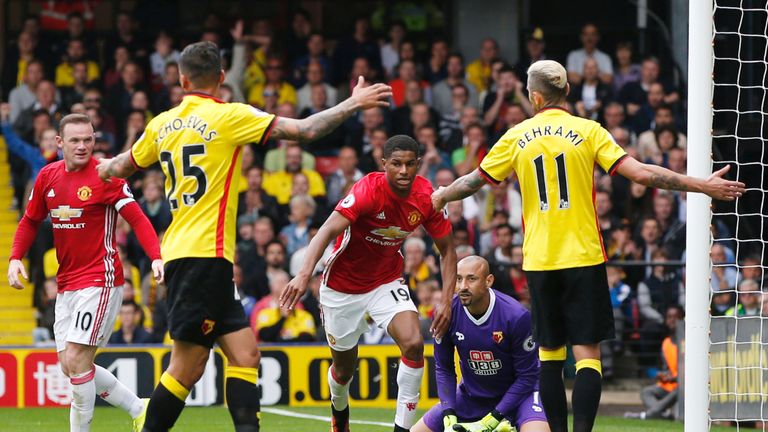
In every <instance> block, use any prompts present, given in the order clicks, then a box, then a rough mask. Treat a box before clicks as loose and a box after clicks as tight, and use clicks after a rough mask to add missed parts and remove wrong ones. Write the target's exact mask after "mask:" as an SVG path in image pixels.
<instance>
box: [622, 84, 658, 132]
mask: <svg viewBox="0 0 768 432" xmlns="http://www.w3.org/2000/svg"><path fill="white" fill-rule="evenodd" d="M663 104H664V86H663V85H661V83H653V84H651V85H650V86H649V87H648V93H647V95H646V100H645V103H643V105H641V106H640V108H639V109H638V110H637V111H635V113H634V115H631V116H630V124H631V125H632V126H631V127H632V129H633V130H634V132H635V133H636V134H638V135H640V134H642V133H643V132H645V131H647V130H649V129H651V126H652V125H653V121H654V119H655V117H656V110H657V109H658V108H659V107H661V106H662V105H663ZM630 105H631V104H628V105H627V107H629V106H630ZM627 111H629V108H627Z"/></svg>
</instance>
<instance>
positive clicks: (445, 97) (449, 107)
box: [432, 53, 478, 120]
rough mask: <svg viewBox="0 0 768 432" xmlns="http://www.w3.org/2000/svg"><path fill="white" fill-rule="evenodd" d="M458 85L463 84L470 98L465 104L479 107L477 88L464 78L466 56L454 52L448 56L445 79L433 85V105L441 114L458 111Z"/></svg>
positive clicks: (447, 114)
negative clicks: (456, 91)
mask: <svg viewBox="0 0 768 432" xmlns="http://www.w3.org/2000/svg"><path fill="white" fill-rule="evenodd" d="M457 85H461V86H462V87H463V90H465V91H466V93H467V98H468V99H467V101H466V102H465V104H464V105H469V106H473V107H477V106H478V96H477V89H476V88H475V86H474V85H473V84H471V83H470V82H469V81H467V80H466V79H465V78H464V57H462V55H461V54H459V53H453V54H451V55H449V56H448V60H447V63H446V77H445V79H444V80H442V81H439V82H437V83H436V84H434V87H432V102H433V105H432V106H433V107H434V108H435V109H436V110H437V111H438V112H439V113H440V115H442V116H449V115H452V114H455V113H457V107H456V106H455V104H454V95H453V92H454V90H455V88H456V86H457ZM462 108H463V106H462ZM457 120H458V119H457Z"/></svg>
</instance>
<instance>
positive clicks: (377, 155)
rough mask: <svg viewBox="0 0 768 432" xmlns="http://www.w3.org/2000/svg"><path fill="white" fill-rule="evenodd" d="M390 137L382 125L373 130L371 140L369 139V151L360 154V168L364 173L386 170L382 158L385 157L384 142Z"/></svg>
mask: <svg viewBox="0 0 768 432" xmlns="http://www.w3.org/2000/svg"><path fill="white" fill-rule="evenodd" d="M388 138H389V134H388V133H387V131H386V130H385V129H384V128H382V127H378V128H375V129H373V130H372V131H371V135H370V140H369V141H368V148H369V151H367V152H365V153H363V154H362V155H361V156H360V170H361V171H363V173H370V172H374V171H384V165H383V164H382V159H383V157H384V144H385V143H386V142H387V139H388Z"/></svg>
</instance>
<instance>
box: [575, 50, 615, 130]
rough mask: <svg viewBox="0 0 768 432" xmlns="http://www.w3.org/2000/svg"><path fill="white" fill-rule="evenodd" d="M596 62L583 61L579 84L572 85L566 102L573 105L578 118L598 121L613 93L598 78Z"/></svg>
mask: <svg viewBox="0 0 768 432" xmlns="http://www.w3.org/2000/svg"><path fill="white" fill-rule="evenodd" d="M598 72H599V70H598V67H597V61H596V60H595V59H594V58H592V57H588V58H586V59H584V69H583V73H582V79H581V84H577V85H574V86H573V87H572V88H571V93H570V94H569V95H568V96H569V97H568V101H569V102H570V103H572V104H573V105H574V108H575V110H576V114H577V115H578V116H579V117H583V118H588V119H590V120H596V121H599V120H600V119H601V117H602V111H603V107H604V106H605V105H606V104H607V103H608V102H610V101H611V98H612V97H613V92H612V91H611V86H610V84H605V83H604V82H602V81H601V80H600V77H599V76H598Z"/></svg>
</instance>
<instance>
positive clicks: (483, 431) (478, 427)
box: [453, 413, 500, 432]
mask: <svg viewBox="0 0 768 432" xmlns="http://www.w3.org/2000/svg"><path fill="white" fill-rule="evenodd" d="M499 423H500V420H498V419H497V418H496V417H495V416H494V415H493V413H488V414H487V415H486V416H485V417H483V418H482V419H480V420H478V421H476V422H472V423H456V424H455V425H453V430H454V431H456V432H492V431H493V430H494V429H496V427H497V426H498V425H499Z"/></svg>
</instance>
